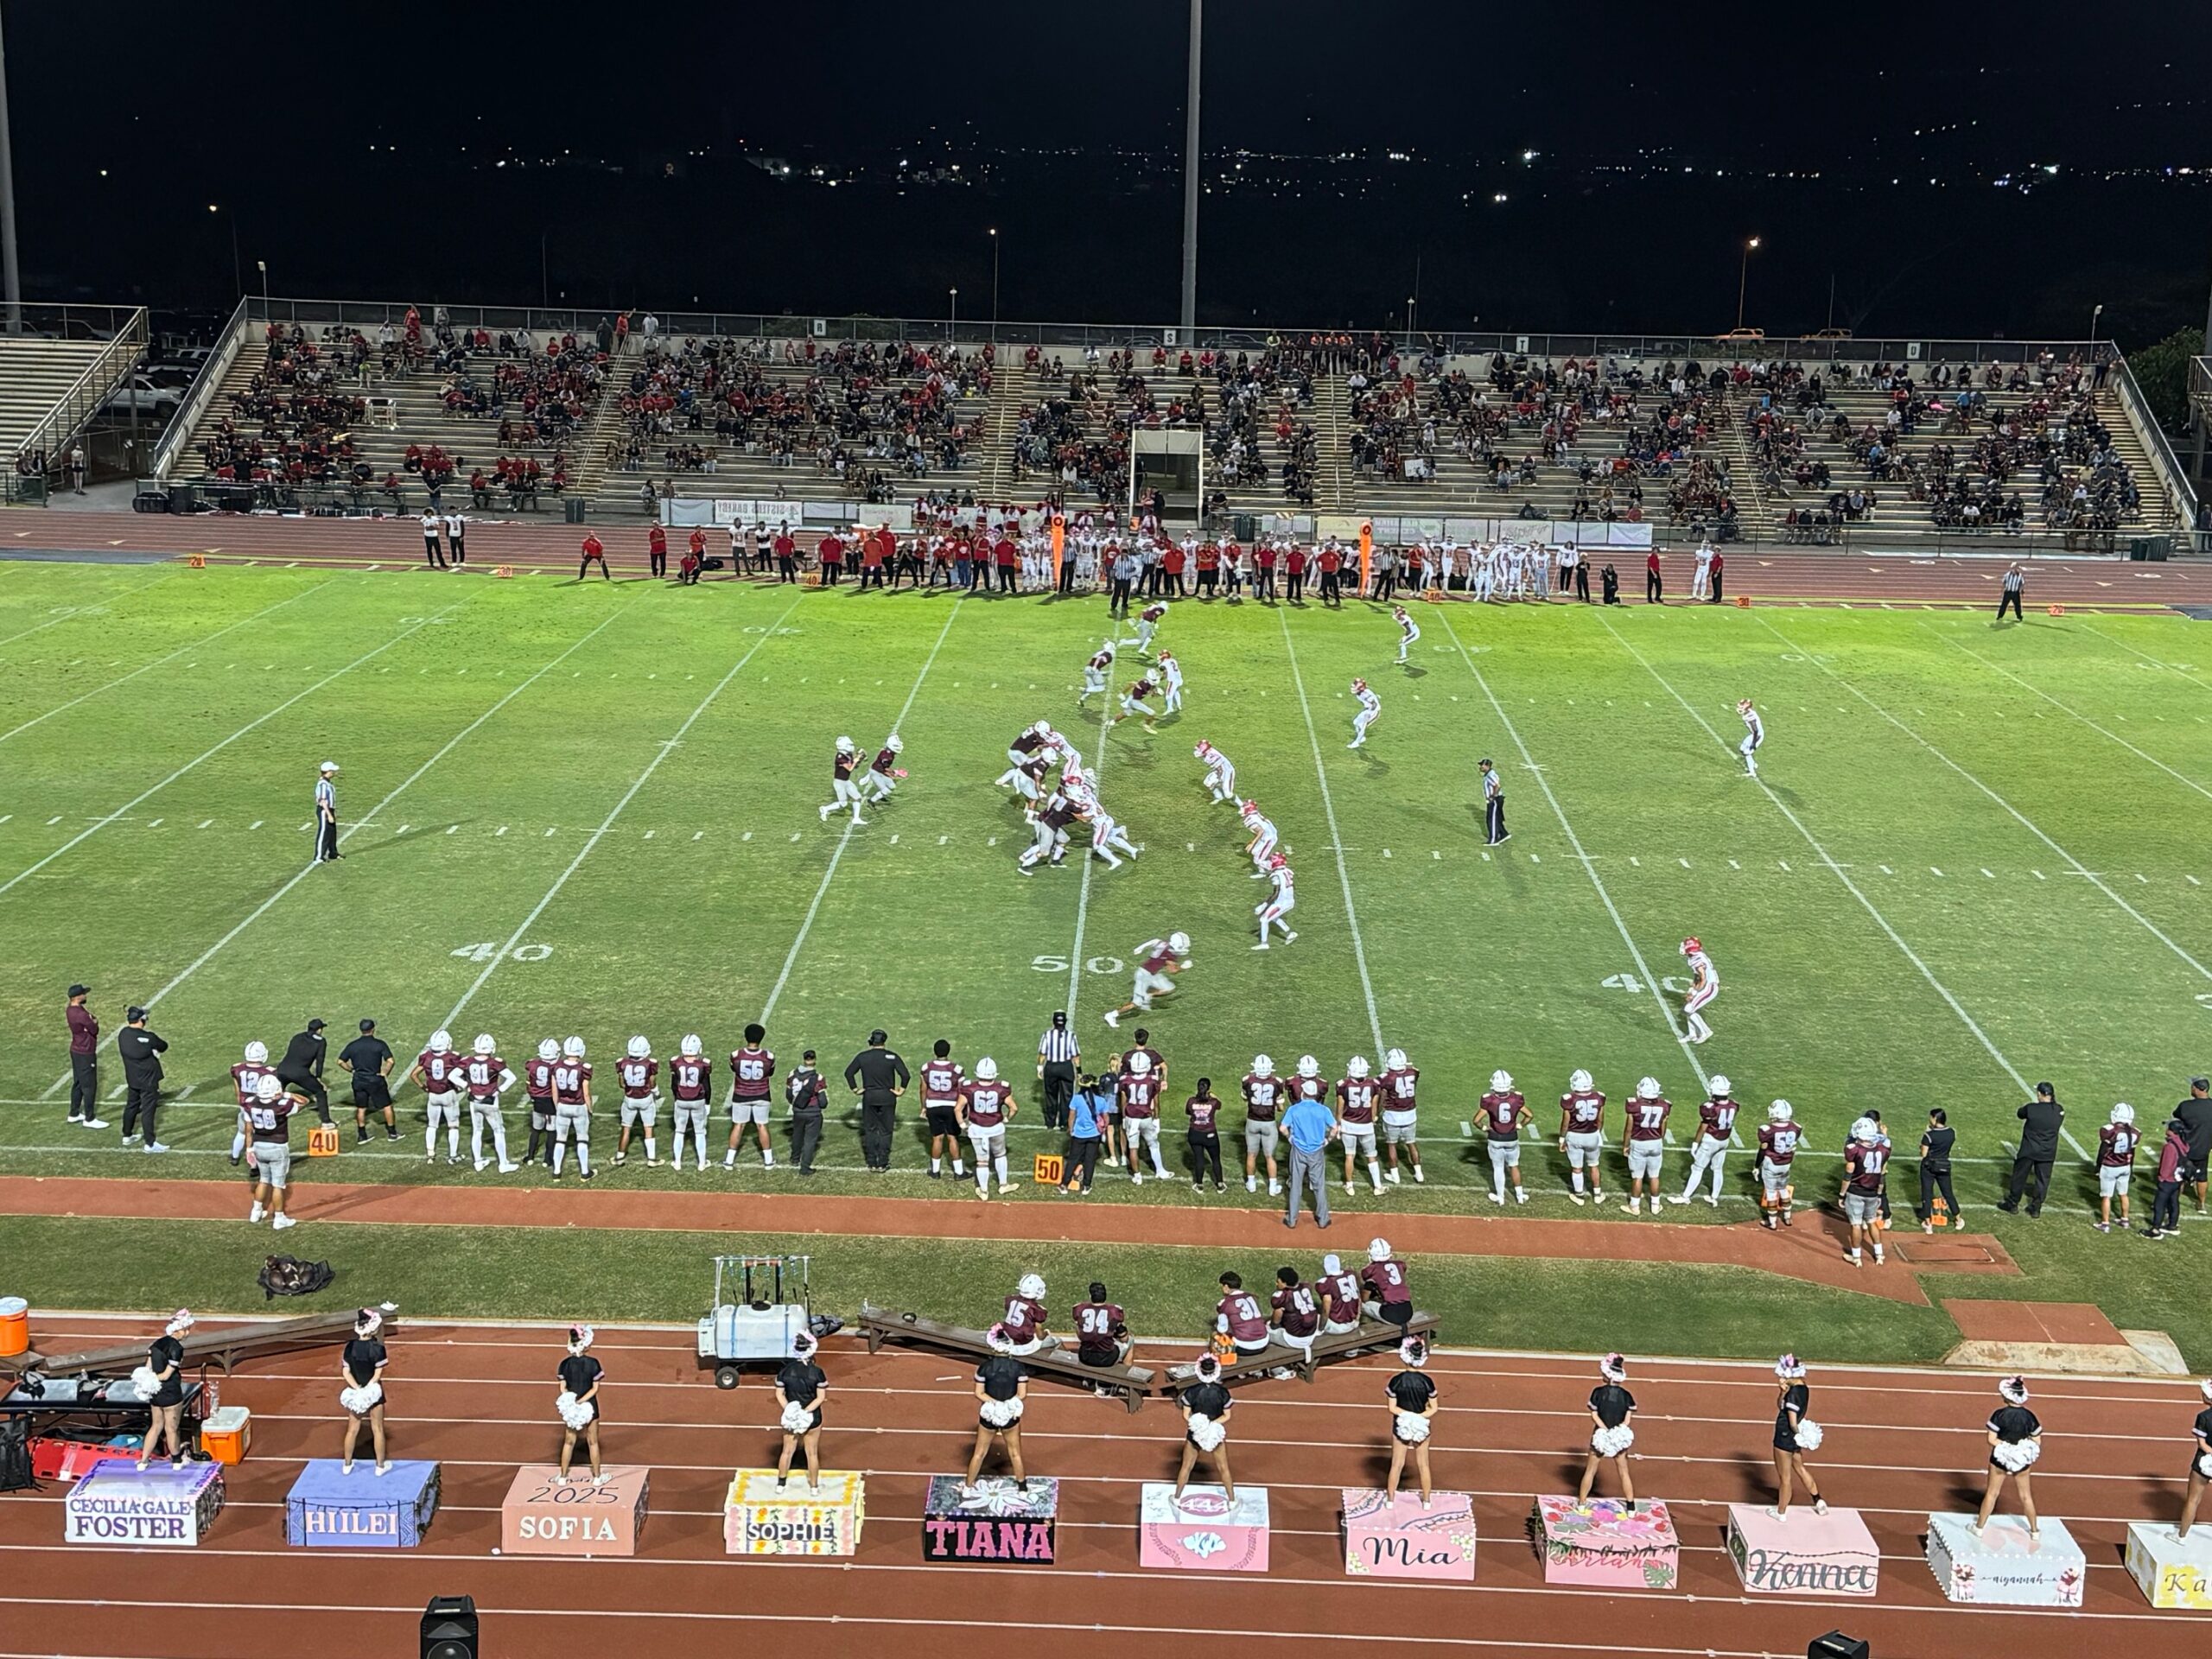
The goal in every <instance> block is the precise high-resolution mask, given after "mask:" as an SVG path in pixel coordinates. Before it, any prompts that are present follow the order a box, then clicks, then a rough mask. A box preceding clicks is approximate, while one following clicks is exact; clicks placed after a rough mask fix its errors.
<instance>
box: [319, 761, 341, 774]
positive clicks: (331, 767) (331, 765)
mask: <svg viewBox="0 0 2212 1659" xmlns="http://www.w3.org/2000/svg"><path fill="white" fill-rule="evenodd" d="M315 770H316V771H318V772H335V771H337V770H338V763H337V762H336V761H335V760H326V761H324V762H323V763H322V764H321V766H318V767H316V768H315Z"/></svg>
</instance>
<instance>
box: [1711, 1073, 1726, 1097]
mask: <svg viewBox="0 0 2212 1659" xmlns="http://www.w3.org/2000/svg"><path fill="white" fill-rule="evenodd" d="M1706 1086H1707V1088H1709V1089H1711V1090H1713V1099H1715V1100H1726V1099H1727V1098H1728V1079H1727V1078H1726V1077H1722V1076H1721V1075H1720V1074H1719V1072H1718V1071H1716V1072H1714V1073H1713V1077H1712V1078H1711V1080H1710V1081H1709V1082H1708V1083H1707V1084H1706Z"/></svg>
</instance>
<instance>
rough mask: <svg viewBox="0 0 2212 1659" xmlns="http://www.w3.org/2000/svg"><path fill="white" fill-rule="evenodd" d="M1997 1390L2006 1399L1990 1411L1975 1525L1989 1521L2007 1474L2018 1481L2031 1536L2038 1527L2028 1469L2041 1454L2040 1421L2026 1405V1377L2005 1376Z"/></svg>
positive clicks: (2037, 1530)
mask: <svg viewBox="0 0 2212 1659" xmlns="http://www.w3.org/2000/svg"><path fill="white" fill-rule="evenodd" d="M1997 1392H1998V1393H1999V1395H2001V1396H2002V1397H2003V1399H2004V1401H2005V1403H2004V1404H2003V1405H2001V1406H1999V1408H1997V1409H1996V1410H1995V1411H1994V1412H1993V1413H1991V1414H1990V1418H1989V1484H1988V1486H1987V1488H1986V1490H1985V1491H1983V1492H1982V1495H1981V1513H1980V1515H1978V1516H1975V1517H1974V1530H1975V1531H1976V1532H1980V1530H1981V1529H1983V1528H1984V1527H1986V1526H1987V1525H1988V1524H1989V1517H1990V1516H1991V1515H1992V1514H1993V1513H1994V1512H1995V1510H1996V1508H1997V1499H1998V1497H1999V1495H2000V1494H2001V1493H2002V1492H2003V1491H2004V1490H2005V1477H2006V1476H2007V1475H2010V1476H2011V1477H2012V1478H2013V1479H2014V1480H2015V1481H2016V1482H2018V1484H2019V1488H2020V1512H2021V1513H2022V1514H2023V1515H2024V1516H2027V1519H2028V1536H2029V1537H2031V1538H2033V1537H2036V1536H2037V1535H2038V1532H2039V1530H2040V1529H2039V1528H2038V1526H2037V1522H2036V1495H2035V1490H2034V1488H2033V1487H2032V1486H2031V1484H2029V1480H2028V1471H2029V1470H2031V1469H2032V1468H2034V1467H2035V1463H2036V1459H2037V1458H2039V1457H2041V1456H2042V1455H2043V1424H2042V1422H2041V1421H2038V1420H2037V1416H2036V1414H2035V1413H2033V1412H2032V1411H2030V1410H2029V1409H2028V1379H2027V1378H2025V1377H2024V1376H2008V1377H2006V1378H2005V1380H2004V1381H2003V1382H2002V1383H1999V1384H1998V1385H1997Z"/></svg>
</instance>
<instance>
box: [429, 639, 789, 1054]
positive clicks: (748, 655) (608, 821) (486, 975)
mask: <svg viewBox="0 0 2212 1659" xmlns="http://www.w3.org/2000/svg"><path fill="white" fill-rule="evenodd" d="M797 609H798V600H796V599H794V600H792V601H791V603H790V604H789V605H786V606H785V607H784V609H783V613H782V614H781V615H779V616H778V617H777V618H776V620H774V621H773V622H771V623H770V624H769V625H768V626H766V628H765V629H763V630H762V631H761V634H760V638H759V639H756V640H754V641H753V644H752V645H748V646H747V648H746V652H745V655H743V656H742V657H741V658H738V659H737V660H736V661H735V662H734V663H733V664H730V670H729V672H728V673H727V674H725V675H723V676H722V677H721V678H720V679H719V680H717V681H715V687H714V690H711V691H709V692H708V693H707V695H706V696H703V697H702V698H701V699H700V700H699V706H698V707H697V708H696V709H693V710H692V711H691V712H690V714H688V715H685V716H684V717H683V724H682V725H681V726H678V727H677V728H676V730H675V732H674V733H673V734H671V735H670V736H668V737H664V738H663V739H662V740H661V741H660V745H659V747H658V748H656V749H655V750H654V751H653V758H652V760H649V761H647V762H646V763H645V770H644V771H643V772H639V774H638V775H637V777H636V778H635V779H632V781H631V784H630V787H629V788H627V789H626V790H624V791H622V798H621V799H620V800H619V801H617V802H615V803H614V805H613V808H612V809H611V810H609V811H608V813H607V816H606V817H603V818H601V820H600V821H599V828H598V829H594V830H593V831H592V832H591V834H590V835H589V836H587V837H586V838H585V841H584V844H583V845H582V847H580V848H578V849H576V855H575V857H574V858H572V859H570V860H569V867H568V868H566V869H564V870H563V871H562V872H561V874H559V875H558V876H556V877H555V878H554V881H553V885H552V886H551V887H548V888H546V889H545V896H544V897H543V899H539V900H538V901H537V903H536V904H535V905H533V906H531V912H530V914H529V915H527V916H525V917H524V918H522V920H521V922H520V923H519V924H518V925H517V926H516V928H515V931H513V932H512V933H511V934H509V935H508V936H507V942H506V943H505V944H504V945H502V946H500V947H499V955H497V956H496V957H493V958H492V960H491V961H489V962H487V963H485V964H484V971H483V972H482V973H480V974H479V975H477V976H476V979H475V982H474V983H473V984H472V985H470V986H469V988H467V990H465V991H463V992H462V993H461V1001H458V1002H456V1003H454V1005H453V1007H452V1008H451V1009H450V1010H449V1011H448V1013H447V1014H446V1017H445V1018H444V1019H443V1020H440V1021H439V1022H438V1023H439V1025H441V1026H442V1027H451V1026H453V1025H455V1024H457V1023H458V1022H459V1021H460V1019H461V1014H462V1012H463V1010H465V1009H466V1008H467V1007H468V1005H469V1004H470V1003H471V1002H474V1001H475V1000H476V994H477V992H479V991H480V990H482V989H483V988H484V987H485V986H486V985H487V984H489V983H490V982H491V979H492V976H493V974H495V973H497V972H498V971H499V964H500V963H503V962H505V960H506V959H507V957H508V956H509V955H510V954H511V953H512V951H513V950H514V948H515V946H517V945H518V944H521V943H522V939H523V935H524V934H525V933H527V932H529V931H530V930H531V926H532V925H534V924H535V923H536V922H537V918H539V917H540V916H543V914H544V913H545V912H546V910H547V908H548V906H550V905H551V904H552V902H553V901H554V899H557V898H558V897H560V894H561V889H562V888H563V887H567V886H568V885H569V877H570V876H572V875H574V874H575V873H576V871H577V870H578V869H580V868H582V865H583V861H584V860H586V859H587V858H589V857H590V856H591V849H593V848H594V847H596V846H598V845H599V843H600V842H601V840H603V839H604V838H605V837H606V835H607V831H608V830H609V829H613V827H614V820H615V819H617V818H619V817H621V816H622V812H623V810H624V809H625V808H626V807H627V806H628V805H629V804H630V803H631V802H632V801H633V800H635V799H636V798H637V795H638V791H639V790H641V789H643V788H644V787H645V783H646V780H647V779H650V778H652V775H653V773H655V772H658V771H659V770H660V763H661V762H662V761H664V760H667V759H668V756H669V752H670V751H671V749H673V748H675V747H676V746H677V744H679V743H681V742H683V737H684V734H685V733H687V732H689V731H690V729H691V728H692V727H693V726H695V725H696V724H697V723H698V720H699V716H700V715H703V714H705V713H706V712H707V710H708V709H710V708H712V707H713V706H714V702H715V699H716V698H717V697H719V696H721V694H722V692H723V691H724V690H726V689H728V685H729V683H730V682H731V681H732V680H734V679H735V678H736V677H738V674H739V672H740V671H741V670H742V669H743V668H744V667H745V665H746V664H747V663H749V662H751V661H752V660H753V656H754V654H755V653H756V652H759V651H760V647H761V646H763V645H766V644H767V643H768V642H769V641H770V640H771V639H774V638H775V637H776V630H777V629H778V628H779V627H781V626H783V625H784V621H785V618H787V617H789V616H790V615H791V613H792V612H793V611H795V610H797Z"/></svg>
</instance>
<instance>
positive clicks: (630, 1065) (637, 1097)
mask: <svg viewBox="0 0 2212 1659" xmlns="http://www.w3.org/2000/svg"><path fill="white" fill-rule="evenodd" d="M659 1077H660V1062H659V1061H658V1060H657V1059H655V1058H653V1046H652V1042H651V1041H649V1040H648V1039H645V1037H643V1036H638V1037H632V1039H630V1048H629V1052H627V1053H626V1054H625V1055H624V1056H623V1057H622V1058H620V1059H619V1060H617V1061H616V1062H615V1063H614V1080H615V1082H616V1083H617V1084H620V1086H621V1090H622V1132H621V1134H620V1136H618V1137H617V1139H616V1141H615V1142H614V1161H615V1162H616V1163H618V1164H622V1163H627V1162H628V1161H629V1160H630V1133H631V1131H632V1129H637V1130H640V1131H642V1132H643V1134H644V1135H645V1161H646V1162H647V1163H648V1164H652V1165H654V1166H658V1164H659V1163H660V1149H659V1148H658V1147H656V1146H655V1145H654V1144H653V1123H654V1121H655V1120H656V1119H658V1117H659V1116H660V1090H658V1089H657V1088H655V1087H654V1084H655V1083H656V1082H657V1081H658V1078H659Z"/></svg>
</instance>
